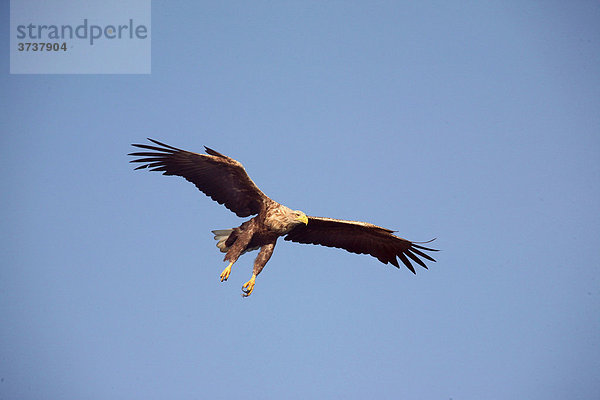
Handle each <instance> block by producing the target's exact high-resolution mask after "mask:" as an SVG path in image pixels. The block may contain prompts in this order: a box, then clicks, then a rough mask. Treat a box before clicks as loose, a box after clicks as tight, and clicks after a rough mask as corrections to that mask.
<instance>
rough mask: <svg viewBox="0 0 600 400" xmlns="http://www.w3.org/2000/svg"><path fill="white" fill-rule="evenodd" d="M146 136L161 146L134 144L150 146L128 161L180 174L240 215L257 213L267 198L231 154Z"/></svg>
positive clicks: (141, 166) (167, 172) (151, 168)
mask: <svg viewBox="0 0 600 400" xmlns="http://www.w3.org/2000/svg"><path fill="white" fill-rule="evenodd" d="M148 140H150V141H151V142H152V143H155V144H157V145H158V146H160V147H157V146H150V145H147V144H133V145H132V146H135V147H139V148H141V149H146V150H152V151H143V152H136V153H130V154H129V155H130V156H136V157H142V158H137V159H135V160H131V161H130V162H133V163H142V165H140V166H138V167H137V168H136V169H141V168H150V170H151V171H163V175H178V176H182V177H184V178H185V179H187V180H188V181H190V182H192V183H193V184H194V185H196V187H197V188H198V189H200V191H202V192H203V193H204V194H206V195H207V196H209V197H210V198H211V199H213V200H214V201H216V202H217V203H219V204H223V205H225V207H227V208H228V209H230V210H231V211H233V212H234V213H236V214H237V215H238V216H239V217H247V216H249V215H253V214H258V213H259V212H260V211H261V209H262V207H263V205H264V204H265V201H266V200H267V199H268V197H267V196H265V194H264V193H263V192H261V191H260V189H259V188H258V187H257V186H256V184H255V183H254V182H253V181H252V179H250V177H249V176H248V174H247V173H246V170H245V169H244V166H243V165H242V164H241V163H239V162H238V161H236V160H234V159H233V158H230V157H227V156H225V155H223V154H221V153H218V152H216V151H214V150H212V149H209V148H208V147H206V146H205V147H204V148H205V149H206V152H207V153H208V154H198V153H192V152H189V151H185V150H181V149H178V148H176V147H172V146H169V145H166V144H164V143H161V142H158V141H156V140H153V139H150V138H148Z"/></svg>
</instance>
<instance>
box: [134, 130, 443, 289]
mask: <svg viewBox="0 0 600 400" xmlns="http://www.w3.org/2000/svg"><path fill="white" fill-rule="evenodd" d="M148 140H150V141H151V142H152V143H154V144H156V145H158V146H160V147H157V146H152V145H146V144H134V145H133V146H135V147H138V148H141V149H145V150H150V151H143V152H135V153H130V154H129V155H131V156H136V157H141V158H137V159H134V160H131V162H134V163H141V165H140V166H138V167H137V168H136V169H142V168H149V169H150V170H151V171H160V172H162V173H163V174H164V175H178V176H181V177H184V178H185V179H186V180H188V181H190V182H192V183H193V184H194V185H196V187H197V188H198V189H199V190H200V191H202V192H203V193H204V194H206V195H207V196H209V197H210V198H212V199H213V200H215V201H216V202H218V203H219V204H223V205H224V206H225V207H227V208H228V209H229V210H231V211H233V212H234V213H235V214H236V215H237V216H239V217H248V216H250V215H256V216H255V217H254V218H252V219H250V220H248V221H246V222H244V223H243V224H242V225H240V226H239V227H237V228H233V229H225V230H215V231H213V233H214V234H215V239H216V240H217V241H218V243H217V247H219V249H220V250H221V252H224V253H226V254H225V261H229V265H228V266H227V268H225V270H224V271H223V272H222V273H221V281H225V280H227V279H228V278H229V274H230V273H231V266H232V265H233V264H234V263H235V262H236V261H237V259H238V258H239V257H240V256H241V255H242V254H244V253H246V252H248V251H252V250H255V249H260V251H259V253H258V256H257V257H256V260H255V261H254V269H253V274H252V278H251V279H250V280H249V281H248V282H247V283H245V284H244V286H243V288H242V290H243V292H244V296H249V295H250V294H251V293H252V291H253V289H254V284H255V279H256V277H257V276H258V274H260V272H261V271H262V269H263V268H264V266H265V265H266V263H267V262H268V261H269V258H271V255H272V254H273V250H274V248H275V244H276V242H277V239H278V238H279V237H281V236H284V239H285V240H289V241H292V242H297V243H306V244H318V245H322V246H327V247H337V248H341V249H345V250H347V251H349V252H352V253H357V254H369V255H371V256H373V257H375V258H377V259H378V260H379V261H381V262H382V263H385V264H387V263H391V264H392V265H394V266H395V267H397V268H399V264H398V260H397V258H399V259H400V261H402V263H403V264H404V265H405V266H406V267H407V268H408V269H409V270H411V271H412V272H413V273H416V272H415V269H414V267H413V265H412V263H411V260H412V261H413V262H415V263H417V264H418V265H420V266H422V267H423V268H427V266H426V265H425V263H424V262H423V260H422V259H421V258H424V259H426V260H429V261H435V260H434V259H433V258H432V257H431V256H429V255H427V254H425V253H424V251H437V250H435V249H431V248H429V247H425V246H422V245H421V244H422V243H421V244H417V243H415V242H411V241H409V240H406V239H403V238H400V237H398V236H395V235H394V234H393V231H391V230H389V229H386V228H382V227H379V226H376V225H372V224H368V223H365V222H357V221H345V220H340V219H332V218H321V217H307V216H306V215H305V214H304V213H303V212H302V211H294V210H291V209H289V208H288V207H286V206H284V205H282V204H279V203H277V202H275V201H273V200H271V199H270V198H269V197H267V196H266V195H265V194H264V193H263V192H262V191H261V190H260V189H259V188H258V187H257V186H256V184H255V183H254V182H253V181H252V179H250V177H249V176H248V174H247V173H246V170H245V169H244V167H243V166H242V164H241V163H239V162H238V161H236V160H234V159H233V158H230V157H227V156H225V155H223V154H221V153H218V152H216V151H214V150H212V149H210V148H208V147H205V149H206V153H207V154H198V153H192V152H189V151H185V150H181V149H178V148H176V147H172V146H169V145H166V144H163V143H160V142H158V141H156V140H153V139H148Z"/></svg>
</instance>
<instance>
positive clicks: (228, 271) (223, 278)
mask: <svg viewBox="0 0 600 400" xmlns="http://www.w3.org/2000/svg"><path fill="white" fill-rule="evenodd" d="M232 265H233V261H232V262H230V263H229V265H228V266H227V268H225V269H224V270H223V272H221V282H223V281H226V280H227V278H229V274H231V266H232Z"/></svg>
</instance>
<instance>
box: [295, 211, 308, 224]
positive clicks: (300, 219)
mask: <svg viewBox="0 0 600 400" xmlns="http://www.w3.org/2000/svg"><path fill="white" fill-rule="evenodd" d="M292 213H293V214H294V217H295V218H294V222H296V225H300V224H304V225H308V217H307V216H306V214H304V213H303V212H302V211H300V210H295V211H292Z"/></svg>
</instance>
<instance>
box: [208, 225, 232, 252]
mask: <svg viewBox="0 0 600 400" xmlns="http://www.w3.org/2000/svg"><path fill="white" fill-rule="evenodd" d="M231 232H233V229H217V230H214V231H212V233H214V235H215V240H216V241H217V247H218V248H219V250H221V253H227V250H229V247H227V246H226V245H225V242H227V239H229V235H231Z"/></svg>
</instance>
